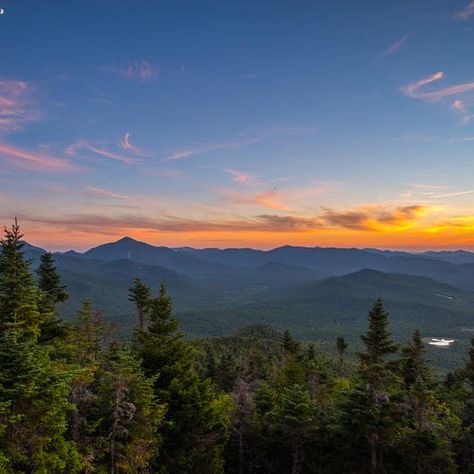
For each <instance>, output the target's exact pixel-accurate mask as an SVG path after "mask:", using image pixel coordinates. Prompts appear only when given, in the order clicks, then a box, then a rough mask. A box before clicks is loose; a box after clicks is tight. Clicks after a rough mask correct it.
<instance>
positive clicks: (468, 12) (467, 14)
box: [454, 2, 474, 21]
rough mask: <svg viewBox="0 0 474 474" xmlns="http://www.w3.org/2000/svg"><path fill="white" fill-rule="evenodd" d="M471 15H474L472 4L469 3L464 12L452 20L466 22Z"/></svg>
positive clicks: (473, 5) (457, 14) (473, 3)
mask: <svg viewBox="0 0 474 474" xmlns="http://www.w3.org/2000/svg"><path fill="white" fill-rule="evenodd" d="M472 15H474V2H471V3H469V5H468V6H467V7H466V8H465V9H464V10H462V11H460V12H458V13H456V14H455V15H454V18H457V19H460V20H464V21H468V20H469V19H470V18H471V16H472Z"/></svg>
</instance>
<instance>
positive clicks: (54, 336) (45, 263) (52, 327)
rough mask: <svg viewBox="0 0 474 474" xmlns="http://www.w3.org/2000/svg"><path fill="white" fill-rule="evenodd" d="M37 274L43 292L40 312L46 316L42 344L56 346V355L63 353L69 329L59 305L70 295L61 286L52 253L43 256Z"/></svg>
mask: <svg viewBox="0 0 474 474" xmlns="http://www.w3.org/2000/svg"><path fill="white" fill-rule="evenodd" d="M36 273H37V274H38V288H39V289H40V292H41V302H40V310H41V312H42V313H43V314H44V317H43V318H42V319H43V322H42V324H41V327H40V330H41V337H40V342H42V343H46V344H49V345H52V346H54V348H55V351H56V353H61V351H62V348H61V347H60V346H61V344H62V343H63V342H64V339H65V338H66V336H67V331H68V327H67V325H66V324H65V323H64V321H62V320H61V318H60V317H59V315H58V305H59V303H62V302H64V301H66V300H67V299H68V298H69V295H68V293H67V292H66V286H65V285H62V284H61V279H60V277H59V274H58V273H57V271H56V267H55V265H54V256H53V254H52V253H50V252H46V253H44V254H43V255H41V263H40V266H39V267H38V269H37V270H36Z"/></svg>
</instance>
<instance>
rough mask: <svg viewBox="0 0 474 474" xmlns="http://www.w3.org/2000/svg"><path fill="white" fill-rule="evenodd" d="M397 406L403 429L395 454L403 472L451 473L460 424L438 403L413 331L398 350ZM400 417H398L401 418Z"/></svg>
mask: <svg viewBox="0 0 474 474" xmlns="http://www.w3.org/2000/svg"><path fill="white" fill-rule="evenodd" d="M400 375H401V378H402V384H403V385H402V386H403V391H402V399H403V403H402V404H401V406H403V407H404V413H403V415H404V418H405V426H404V429H403V431H402V432H401V433H402V435H401V436H399V442H398V444H397V445H396V451H397V452H398V455H399V462H400V464H401V465H404V466H405V470H407V471H408V470H410V471H411V470H413V472H416V473H420V474H422V473H425V472H443V473H449V472H455V465H454V462H453V451H452V444H451V437H452V436H454V435H455V433H456V431H457V428H458V427H459V424H460V421H459V420H458V419H457V418H456V417H455V416H454V415H453V413H452V412H451V411H450V410H449V408H448V406H447V405H446V404H445V403H443V402H441V401H440V400H438V398H437V397H436V394H435V391H434V384H433V381H432V374H431V370H430V368H429V366H428V364H427V363H426V361H425V348H424V345H423V342H422V340H421V336H420V332H419V331H418V330H415V331H414V332H413V334H412V338H411V341H410V342H409V344H408V345H407V346H406V347H404V348H403V349H402V355H401V360H400ZM401 415H402V414H401Z"/></svg>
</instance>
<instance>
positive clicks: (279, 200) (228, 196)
mask: <svg viewBox="0 0 474 474" xmlns="http://www.w3.org/2000/svg"><path fill="white" fill-rule="evenodd" d="M219 194H220V196H221V197H222V198H224V200H225V201H226V202H227V203H228V204H230V205H244V206H257V207H261V208H264V209H272V210H275V211H287V210H289V206H288V205H287V204H286V203H285V202H284V200H283V196H282V195H281V194H280V192H279V191H278V190H277V189H269V190H266V191H262V192H258V193H255V192H252V193H248V192H241V191H235V190H234V189H220V190H219Z"/></svg>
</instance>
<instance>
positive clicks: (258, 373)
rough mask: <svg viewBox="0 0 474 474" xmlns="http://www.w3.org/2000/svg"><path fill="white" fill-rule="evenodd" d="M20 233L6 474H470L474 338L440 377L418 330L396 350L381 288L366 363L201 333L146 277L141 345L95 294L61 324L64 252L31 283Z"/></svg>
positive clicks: (1, 257) (5, 356)
mask: <svg viewBox="0 0 474 474" xmlns="http://www.w3.org/2000/svg"><path fill="white" fill-rule="evenodd" d="M21 239H22V235H21V233H20V229H19V227H18V225H17V224H16V223H15V224H14V225H13V226H12V228H11V229H10V230H6V231H5V238H4V239H3V240H2V241H1V252H0V472H5V473H8V474H9V473H16V472H19V473H30V472H31V473H33V472H34V473H40V474H46V473H50V472H51V473H74V472H83V473H106V472H111V473H117V474H118V473H151V472H153V473H155V472H156V473H163V474H171V473H173V474H174V473H183V474H184V473H191V472H192V473H197V474H208V473H224V472H226V473H230V474H231V473H239V474H243V473H250V472H252V473H263V472H265V473H281V472H288V473H292V474H302V473H322V472H324V473H329V474H332V473H334V474H336V473H340V472H350V473H353V474H359V473H360V474H362V473H367V472H372V473H387V472H390V473H395V474H402V473H403V474H405V473H408V474H410V473H416V474H425V473H434V474H437V473H439V474H444V473H454V472H461V473H467V472H473V470H474V430H473V426H474V339H473V340H472V342H471V347H470V350H469V353H468V360H467V361H466V364H465V366H464V367H463V368H461V369H458V370H456V371H454V372H452V373H450V374H448V375H447V376H446V378H445V379H444V380H443V381H440V380H438V379H437V377H436V374H433V372H432V366H431V364H430V363H428V361H427V360H426V357H427V355H426V350H425V347H424V345H423V342H422V338H421V335H420V333H419V331H417V330H415V331H413V333H412V336H411V339H410V340H409V342H408V343H407V344H406V345H405V346H404V347H403V348H402V349H401V351H400V352H399V351H398V346H397V345H396V344H395V343H394V342H393V341H392V338H391V336H390V333H389V328H388V313H387V311H386V310H385V308H384V304H383V303H382V301H381V300H380V299H378V300H377V301H376V302H375V303H374V305H373V306H372V308H371V309H370V311H369V314H368V328H367V331H366V333H365V334H364V335H363V336H362V343H361V346H362V347H363V349H362V350H361V352H360V353H359V354H358V362H359V364H358V365H357V364H356V363H355V361H354V360H352V358H351V354H350V353H349V354H347V355H346V350H347V346H348V343H347V341H346V339H345V338H344V337H342V336H338V337H337V339H336V346H335V347H332V352H330V353H327V352H325V351H324V350H322V348H321V345H319V344H314V343H312V344H307V343H304V342H302V341H299V340H297V339H296V338H295V337H294V336H293V335H292V334H291V333H290V331H289V330H285V331H284V332H282V333H280V332H278V331H276V330H274V329H271V328H268V327H266V326H262V325H258V326H255V325H254V326H251V327H247V328H245V329H241V330H240V331H238V332H237V333H234V334H232V335H229V336H225V337H215V338H207V339H203V340H197V341H194V342H193V343H191V342H189V341H187V340H186V339H185V337H184V335H183V334H182V333H181V332H180V331H179V325H178V321H177V319H176V317H175V315H174V313H173V305H172V301H171V298H170V297H169V295H168V294H167V292H166V291H165V287H164V286H163V285H161V287H160V289H159V292H158V295H157V296H156V297H153V296H152V294H151V291H150V288H149V287H148V286H147V285H146V284H145V283H144V282H143V281H142V280H140V279H139V278H137V279H136V280H135V281H134V283H133V285H132V287H131V288H130V289H129V293H128V297H129V300H130V302H132V303H133V304H134V305H135V309H136V313H137V316H138V328H137V329H136V331H135V333H134V336H133V338H132V340H131V341H130V342H125V343H121V344H119V343H117V342H113V341H112V342H111V340H112V335H113V332H112V329H111V327H110V326H109V325H108V324H106V323H105V322H104V314H103V312H102V311H100V310H96V309H94V307H93V305H92V302H91V301H90V300H85V301H83V302H82V304H81V305H80V308H79V310H78V312H77V315H76V318H75V320H74V321H73V322H72V324H71V325H70V327H67V328H66V329H67V330H64V331H58V330H55V329H54V328H56V329H57V328H61V327H64V326H62V324H63V323H62V321H61V319H60V318H59V316H58V305H59V303H61V302H62V301H64V299H65V292H64V289H65V287H64V286H63V285H62V284H61V281H60V279H59V277H58V274H57V273H56V269H55V264H54V259H53V258H52V256H51V255H50V254H45V255H44V257H43V258H42V262H41V265H40V268H39V270H38V273H39V280H38V282H37V284H35V281H34V279H33V277H32V275H31V273H30V270H29V265H28V262H27V261H26V260H25V258H24V256H23V252H22V247H23V244H22V241H21ZM121 245H125V246H127V245H129V241H127V240H125V242H122V244H121ZM145 250H146V249H145ZM120 265H122V263H121V264H120ZM369 276H370V275H369ZM369 280H370V279H369ZM402 280H403V279H402ZM334 284H335V282H334V281H332V282H331V281H327V282H326V283H323V284H321V286H320V288H324V287H326V289H327V288H330V287H331V286H332V285H334ZM357 288H359V287H357ZM120 290H123V291H124V292H125V293H126V288H125V289H124V288H122V287H121V288H120ZM123 296H124V295H122V296H121V297H122V298H123ZM72 297H73V298H75V297H77V296H74V295H72ZM119 301H120V299H119ZM301 308H304V305H303V306H301ZM351 309H353V308H349V309H348V311H350V310H351ZM130 313H131V311H130ZM236 314H239V313H238V312H237V313H236ZM128 317H129V318H130V319H132V317H131V315H130V314H129V315H128ZM304 318H306V316H304ZM281 327H286V324H283V322H282V324H281ZM53 329H54V330H53ZM339 329H341V328H338V330H339Z"/></svg>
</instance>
